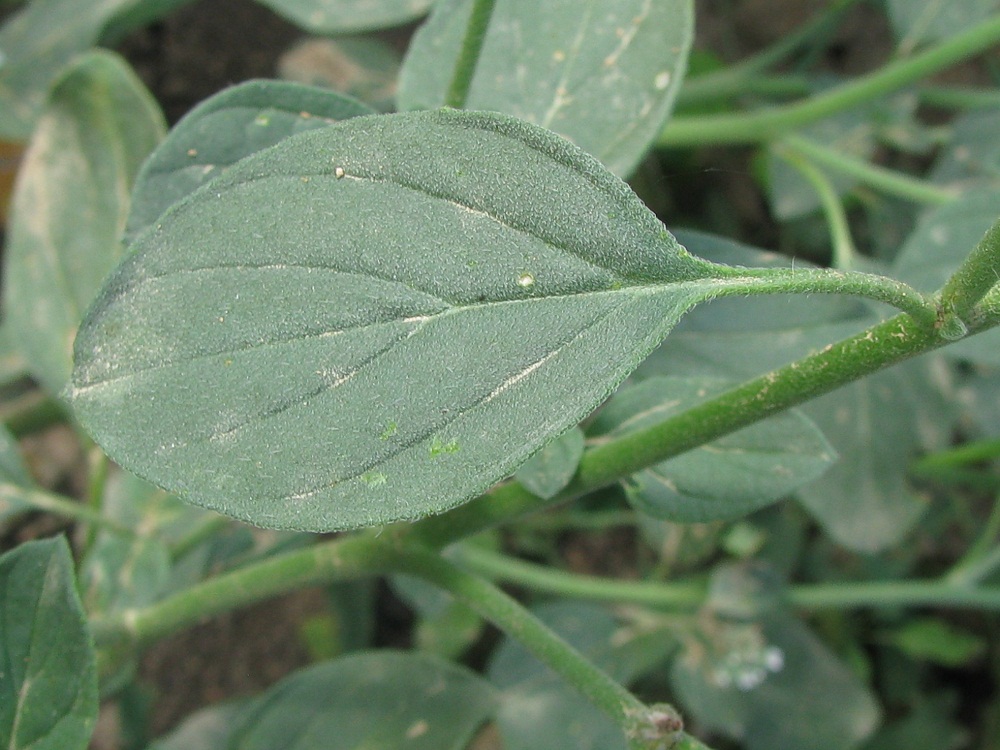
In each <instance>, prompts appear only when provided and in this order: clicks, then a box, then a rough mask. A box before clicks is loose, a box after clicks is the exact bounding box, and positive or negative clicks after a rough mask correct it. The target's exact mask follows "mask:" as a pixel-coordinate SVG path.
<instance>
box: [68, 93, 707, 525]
mask: <svg viewBox="0 0 1000 750" xmlns="http://www.w3.org/2000/svg"><path fill="white" fill-rule="evenodd" d="M718 268H719V267H717V266H712V265H711V264H708V263H706V262H704V261H700V260H698V259H696V258H694V257H693V256H691V255H689V254H688V253H687V252H686V251H684V250H683V248H681V247H680V246H679V245H678V244H677V243H676V241H675V240H674V239H673V237H672V236H671V235H670V234H669V233H668V232H667V231H666V230H665V229H664V228H663V226H662V224H660V223H659V221H658V220H657V219H656V217H655V216H654V215H653V214H652V213H651V212H649V211H648V209H646V208H645V207H644V206H643V205H642V203H641V202H640V201H639V199H638V198H637V197H636V196H635V195H634V194H633V193H632V192H631V191H630V190H629V189H628V187H627V186H626V185H625V184H624V183H622V182H620V181H619V180H618V179H617V178H615V177H614V176H613V175H611V174H610V173H609V172H607V171H606V170H605V169H604V168H603V167H601V166H600V164H598V163H597V162H596V161H595V160H594V159H592V158H591V157H589V156H587V155H585V154H583V153H582V152H581V151H579V150H577V149H576V148H575V147H573V146H572V145H570V144H569V143H568V142H566V141H565V140H563V139H562V138H559V137H558V136H555V135H554V134H551V133H549V132H548V131H545V130H542V129H540V128H537V127H534V126H530V125H527V124H525V123H521V122H519V121H516V120H513V119H511V118H508V117H505V116H501V115H492V114H485V113H471V112H455V111H448V110H443V111H439V112H425V113H408V114H402V115H388V116H376V117H361V118H355V119H352V120H350V121H348V122H345V123H342V124H339V125H332V126H330V127H329V128H324V129H322V130H319V131H314V132H310V133H305V134H302V135H299V136H296V137H294V138H290V139H288V140H286V141H284V142H283V143H282V144H279V145H278V146H275V147H274V148H272V149H269V150H267V151H264V152H261V153H260V154H258V155H256V156H254V157H250V158H248V159H246V160H245V161H243V162H241V163H240V164H238V165H237V166H235V167H233V168H232V170H231V171H230V172H229V173H227V174H226V175H225V176H223V177H221V178H219V179H218V180H216V181H214V182H212V183H210V184H209V185H207V186H205V187H204V188H203V189H201V190H200V191H198V192H197V193H195V194H194V195H192V196H191V197H190V198H189V199H188V200H186V201H184V202H182V203H181V204H179V205H178V206H176V207H175V208H174V209H172V210H170V211H168V212H167V214H166V215H165V216H163V217H162V218H161V220H160V221H159V222H158V223H157V225H156V226H155V227H154V228H152V229H151V230H150V231H148V232H146V233H144V234H143V235H142V236H141V237H140V238H139V239H138V240H137V242H136V243H134V245H133V246H132V252H131V253H130V255H129V257H128V258H127V259H126V260H125V261H124V262H123V263H122V264H121V266H120V267H119V268H118V269H117V271H116V272H115V273H114V274H113V275H112V276H111V277H110V279H109V281H108V282H107V285H106V287H105V289H104V291H103V292H102V294H101V295H100V296H99V298H98V299H97V301H96V303H95V304H94V306H93V307H92V309H91V310H90V313H89V315H88V316H87V319H86V321H85V323H84V325H83V326H82V328H81V331H80V333H79V335H78V337H77V339H76V369H75V371H74V377H73V383H72V387H71V388H70V389H69V393H68V395H69V397H70V398H71V399H72V402H73V405H74V407H75V409H76V412H77V414H78V416H79V418H80V419H81V420H82V422H83V424H84V425H85V426H86V427H87V428H88V429H89V430H90V431H91V432H92V434H93V435H94V436H95V438H96V439H97V440H98V441H99V442H100V443H101V444H102V446H103V447H104V448H105V450H106V451H107V452H108V453H109V454H110V455H111V456H112V457H113V458H114V459H115V460H117V461H119V462H120V463H122V464H123V465H124V466H126V467H127V468H129V469H131V470H132V471H134V472H136V473H138V474H140V475H141V476H143V477H145V478H147V479H149V480H151V481H153V482H155V483H157V484H159V485H161V486H163V487H165V488H167V489H169V490H171V491H174V492H176V493H178V494H179V495H181V496H182V497H185V498H186V499H188V500H190V501H192V502H195V503H198V504H202V505H205V506H207V507H211V508H214V509H217V510H221V511H223V512H226V513H229V514H231V515H234V516H236V517H239V518H243V519H245V520H248V521H250V522H252V523H256V524H258V525H263V526H270V527H276V528H298V529H310V530H317V531H318V530H327V529H340V528H354V527H360V526H369V525H377V524H382V523H387V522H391V521H396V520H402V519H413V518H417V517H421V516H424V515H428V514H431V513H435V512H440V511H443V510H445V509H447V508H451V507H453V506H455V505H458V504H460V503H462V502H463V501H465V500H467V499H470V498H471V497H474V496H475V495H477V494H479V493H481V492H483V491H485V490H486V489H488V488H489V487H490V486H491V485H492V484H494V483H495V482H497V481H499V480H500V479H502V478H504V477H505V476H508V475H509V474H510V473H511V472H512V471H513V470H514V469H515V468H516V467H517V466H518V465H519V464H520V463H521V462H523V461H524V460H525V459H526V458H527V457H528V456H530V455H531V454H532V453H533V452H534V451H535V450H537V449H538V448H539V447H540V446H541V445H542V444H543V443H545V442H546V441H548V440H549V439H551V438H553V437H554V436H556V435H558V434H559V433H561V432H562V431H564V430H566V429H567V428H569V427H570V426H572V425H573V424H575V423H576V422H577V421H578V420H579V419H581V418H582V417H583V416H584V415H586V414H587V413H589V412H590V411H591V410H593V409H594V408H595V407H596V406H597V404H599V403H600V402H601V400H602V399H604V398H605V397H606V396H607V395H608V394H609V393H610V392H611V390H612V389H613V388H614V387H615V386H616V385H617V384H618V383H619V382H620V381H621V380H622V379H623V378H624V377H625V376H626V375H627V374H628V373H629V372H630V371H631V370H632V369H633V368H634V367H635V366H636V364H637V363H638V362H639V361H640V360H641V358H642V357H643V356H645V355H646V354H647V353H648V352H649V351H650V350H651V349H652V348H653V347H654V346H655V345H656V344H657V343H658V342H659V341H660V340H661V339H662V338H663V337H664V336H665V335H666V333H667V332H668V331H669V330H670V328H671V327H672V326H673V325H674V324H675V323H676V321H677V319H678V318H679V317H680V316H681V315H682V314H683V313H684V312H685V311H686V310H687V309H689V308H690V307H691V306H692V305H693V304H695V303H696V302H698V301H699V300H701V299H703V298H705V297H706V296H709V295H710V294H711V293H712V289H713V287H715V285H716V283H717V282H715V281H714V280H713V279H712V275H713V274H715V273H718Z"/></svg>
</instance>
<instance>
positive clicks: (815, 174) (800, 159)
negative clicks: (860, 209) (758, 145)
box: [774, 144, 856, 270]
mask: <svg viewBox="0 0 1000 750" xmlns="http://www.w3.org/2000/svg"><path fill="white" fill-rule="evenodd" d="M774 150H775V153H776V154H777V155H778V156H780V157H781V158H783V159H784V160H785V161H786V162H787V163H788V164H789V165H790V166H791V167H792V168H794V169H795V170H796V171H797V172H798V173H799V174H801V175H802V176H803V177H804V178H805V179H806V180H807V181H808V182H809V184H810V185H812V188H813V190H815V191H816V195H817V196H818V197H819V202H820V205H821V206H822V207H823V215H824V216H825V217H826V225H827V227H828V228H829V230H830V244H831V246H832V248H833V252H832V259H833V263H832V265H833V267H834V268H839V269H842V270H844V269H848V268H850V267H851V265H852V264H853V263H854V255H855V253H856V250H855V248H854V240H853V239H851V229H850V226H849V224H848V222H847V213H846V212H845V211H844V204H843V203H841V201H840V196H839V195H837V189H836V188H835V187H834V186H833V183H831V182H830V180H828V179H827V177H826V175H825V174H823V173H822V172H821V171H820V170H819V169H817V168H816V167H815V166H813V164H812V163H811V162H810V161H809V160H808V159H806V158H805V157H804V156H802V155H801V153H800V152H798V151H796V150H794V149H787V148H785V147H784V145H783V144H778V145H776V146H775V149H774Z"/></svg>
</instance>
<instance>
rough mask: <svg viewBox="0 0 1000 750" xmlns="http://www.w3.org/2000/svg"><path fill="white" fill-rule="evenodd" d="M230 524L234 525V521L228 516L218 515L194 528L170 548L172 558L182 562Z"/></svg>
mask: <svg viewBox="0 0 1000 750" xmlns="http://www.w3.org/2000/svg"><path fill="white" fill-rule="evenodd" d="M230 523H232V519H231V518H229V517H228V516H222V515H217V516H210V517H209V518H206V519H205V520H204V521H203V522H202V523H201V524H200V525H198V526H196V527H195V528H193V529H192V530H191V531H190V532H188V533H187V534H185V535H184V536H183V537H181V538H180V539H178V540H177V541H176V542H175V543H174V544H172V545H171V546H170V557H171V558H172V559H173V560H180V559H181V558H182V557H184V555H186V554H188V553H189V552H190V551H191V550H193V549H195V548H196V547H197V546H198V545H199V544H201V543H202V542H205V541H207V540H209V539H211V538H212V537H213V536H215V535H216V534H218V533H219V532H220V531H222V529H224V528H226V526H228V525H229V524H230Z"/></svg>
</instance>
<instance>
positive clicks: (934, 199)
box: [781, 134, 960, 205]
mask: <svg viewBox="0 0 1000 750" xmlns="http://www.w3.org/2000/svg"><path fill="white" fill-rule="evenodd" d="M781 146H782V148H783V149H786V150H787V151H790V152H793V153H798V154H801V155H802V156H804V157H806V158H808V159H809V160H810V161H812V162H814V163H816V164H819V165H822V166H824V167H827V168H828V169H832V170H834V171H837V172H840V173H841V174H845V175H848V176H849V177H853V178H854V179H856V180H858V182H860V183H862V184H863V185H867V186H868V187H871V188H874V189H876V190H880V191H882V192H883V193H886V194H888V195H893V196H896V197H897V198H904V199H906V200H910V201H913V202H915V203H924V204H927V205H940V204H942V203H950V202H951V201H953V200H955V198H956V197H958V195H959V193H960V191H958V190H953V189H949V188H943V187H940V186H938V185H934V184H931V183H929V182H927V181H925V180H921V179H918V178H916V177H911V176H909V175H906V174H902V173H900V172H896V171H894V170H892V169H886V168H885V167H880V166H878V165H875V164H871V163H869V162H867V161H865V160H864V159H857V158H855V157H853V156H848V155H847V154H844V153H841V152H840V151H837V150H836V149H833V148H830V147H829V146H824V145H822V144H820V143H817V142H816V141H814V140H812V139H809V138H804V137H802V136H800V135H795V134H791V135H787V136H785V137H784V138H783V139H782V140H781Z"/></svg>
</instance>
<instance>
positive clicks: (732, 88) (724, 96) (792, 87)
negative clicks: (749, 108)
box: [676, 69, 812, 110]
mask: <svg viewBox="0 0 1000 750" xmlns="http://www.w3.org/2000/svg"><path fill="white" fill-rule="evenodd" d="M729 70H731V69H726V70H724V71H720V73H718V74H716V73H708V74H706V75H702V76H697V77H695V78H693V79H689V80H690V83H689V82H688V81H687V80H686V81H685V82H684V88H682V89H681V90H680V92H679V93H678V95H677V105H676V107H677V109H678V110H683V109H693V108H695V107H704V106H706V105H708V104H715V103H717V102H724V101H728V100H730V99H735V98H737V97H746V96H766V97H775V98H782V99H789V98H792V97H800V96H806V95H808V94H809V92H810V91H811V90H812V87H811V86H810V85H809V79H808V78H806V77H805V76H800V75H774V76H764V75H734V76H722V73H728V72H729ZM702 82H704V84H705V85H698V84H700V83H702Z"/></svg>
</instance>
